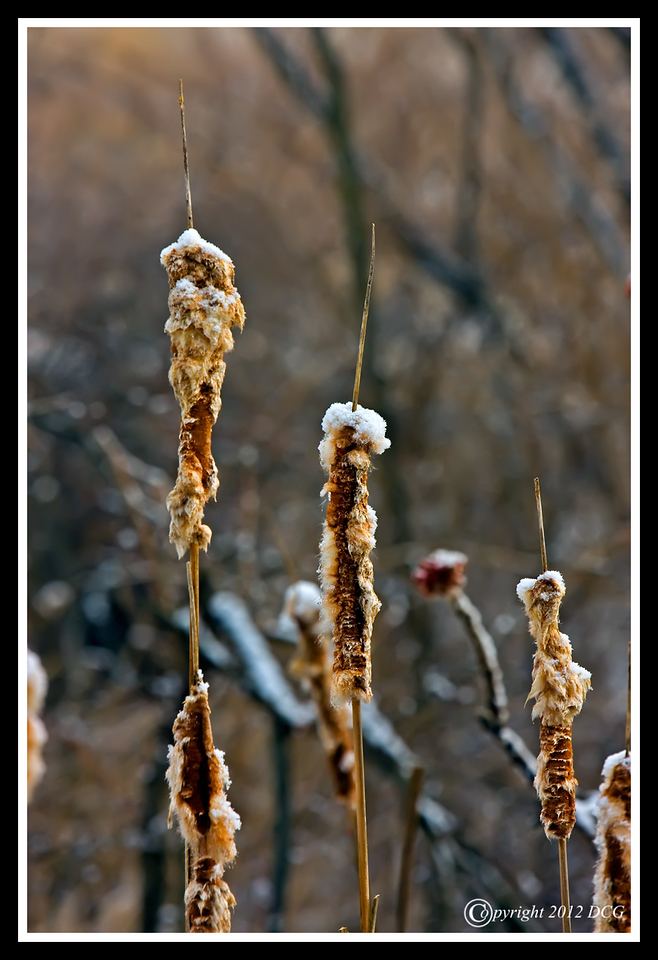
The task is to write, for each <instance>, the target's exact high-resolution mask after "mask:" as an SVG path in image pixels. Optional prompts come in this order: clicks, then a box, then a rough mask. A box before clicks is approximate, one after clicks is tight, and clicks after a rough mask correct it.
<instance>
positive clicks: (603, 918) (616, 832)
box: [593, 751, 631, 933]
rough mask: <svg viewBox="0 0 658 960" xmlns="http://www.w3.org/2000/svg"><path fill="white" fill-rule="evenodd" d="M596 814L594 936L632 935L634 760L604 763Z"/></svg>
mask: <svg viewBox="0 0 658 960" xmlns="http://www.w3.org/2000/svg"><path fill="white" fill-rule="evenodd" d="M602 777H603V781H602V783H601V786H600V788H599V799H598V805H597V813H596V841H595V842H596V847H597V850H598V852H599V856H598V860H597V864H596V869H595V873H594V903H593V909H594V913H595V921H594V932H595V933H630V932H631V758H630V755H626V753H625V752H624V751H621V752H620V753H615V754H613V755H612V756H611V757H608V759H607V760H606V761H605V763H604V765H603V771H602Z"/></svg>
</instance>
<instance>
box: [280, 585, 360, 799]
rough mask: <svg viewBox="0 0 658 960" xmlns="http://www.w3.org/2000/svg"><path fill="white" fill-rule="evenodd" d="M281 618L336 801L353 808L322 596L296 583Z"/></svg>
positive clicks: (345, 730)
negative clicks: (293, 633) (293, 632)
mask: <svg viewBox="0 0 658 960" xmlns="http://www.w3.org/2000/svg"><path fill="white" fill-rule="evenodd" d="M283 616H284V617H285V618H287V619H288V620H291V621H292V622H293V623H294V624H295V626H296V628H297V634H298V648H297V655H296V657H295V659H294V660H293V661H292V663H291V664H290V670H291V672H292V673H293V674H294V675H295V676H297V677H299V678H300V679H301V680H303V681H304V682H305V683H306V684H307V685H308V686H309V688H310V691H311V696H312V697H313V700H314V702H315V707H316V710H317V717H318V733H319V736H320V742H321V743H322V746H323V748H324V751H325V753H326V755H327V760H328V762H329V769H330V772H331V775H332V779H333V782H334V790H335V793H336V797H337V798H338V799H339V800H341V801H343V802H345V803H346V804H348V806H350V807H351V806H353V805H354V743H353V738H352V730H351V728H350V724H349V708H348V707H347V704H336V705H334V704H333V703H332V702H331V659H330V655H329V648H328V643H327V634H326V632H325V625H324V623H323V620H322V594H321V593H320V590H319V588H318V586H317V584H315V583H310V582H308V581H306V580H299V581H297V583H293V584H292V585H291V586H290V587H288V589H287V590H286V595H285V598H284V607H283Z"/></svg>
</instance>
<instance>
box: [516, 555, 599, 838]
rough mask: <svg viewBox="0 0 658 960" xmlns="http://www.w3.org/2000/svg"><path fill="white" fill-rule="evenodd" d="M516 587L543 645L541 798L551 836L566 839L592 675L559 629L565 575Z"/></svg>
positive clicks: (534, 693) (536, 668)
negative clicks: (575, 745)
mask: <svg viewBox="0 0 658 960" xmlns="http://www.w3.org/2000/svg"><path fill="white" fill-rule="evenodd" d="M516 592H517V595H518V597H519V599H520V600H521V601H522V602H523V604H524V606H525V610H526V614H527V616H528V620H529V626H530V634H531V636H532V637H534V639H535V642H536V644H537V650H536V652H535V656H534V661H533V669H532V688H531V690H530V693H529V694H528V698H527V700H530V699H531V698H534V700H535V705H534V707H533V710H532V718H533V720H534V719H535V718H536V717H539V718H540V729H539V740H540V747H541V750H540V754H539V757H538V758H537V775H536V777H535V788H536V790H537V794H538V796H539V799H540V800H541V822H542V824H543V826H544V832H545V833H546V836H547V837H549V839H550V838H559V839H563V840H566V839H567V838H568V837H569V836H570V835H571V831H572V829H573V827H574V824H575V822H576V786H577V784H578V781H577V780H576V778H575V776H574V771H573V750H572V744H571V724H572V721H573V718H574V717H575V716H576V715H577V714H578V713H580V710H581V708H582V705H583V703H584V700H585V696H586V694H587V691H588V690H589V688H590V678H591V674H590V673H589V671H587V670H585V669H584V668H583V667H581V666H580V665H579V664H577V663H574V661H573V660H572V659H571V643H570V642H569V638H568V637H567V636H566V634H564V633H560V630H559V628H558V615H559V610H560V604H561V602H562V597H563V596H564V593H565V586H564V580H563V579H562V575H561V574H560V573H558V572H557V571H556V570H548V571H546V572H545V573H542V574H541V575H540V576H539V577H537V579H536V580H532V579H523V580H521V581H520V582H519V584H518V585H517V588H516ZM527 700H526V703H527Z"/></svg>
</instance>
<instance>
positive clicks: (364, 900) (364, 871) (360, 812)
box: [352, 223, 376, 933]
mask: <svg viewBox="0 0 658 960" xmlns="http://www.w3.org/2000/svg"><path fill="white" fill-rule="evenodd" d="M374 271H375V225H374V223H373V225H372V250H371V255H370V271H369V273H368V283H367V286H366V296H365V301H364V304H363V314H362V316H361V333H360V335H359V355H358V358H357V362H356V371H355V374H354V391H353V393H352V411H353V412H356V409H357V406H358V403H359V388H360V386H361V369H362V367H363V352H364V349H365V343H366V329H367V325H368V313H369V310H370V293H371V291H372V279H373V274H374ZM352 730H353V734H354V778H355V783H356V833H357V850H358V860H359V903H360V908H361V909H360V912H361V932H362V933H369V932H370V931H371V930H374V924H375V919H376V911H375V915H374V916H373V917H372V918H371V907H370V872H369V867H368V823H367V816H366V779H365V766H364V762H363V728H362V726H361V701H360V700H358V699H356V698H352Z"/></svg>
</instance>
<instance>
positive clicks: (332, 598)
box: [318, 403, 391, 702]
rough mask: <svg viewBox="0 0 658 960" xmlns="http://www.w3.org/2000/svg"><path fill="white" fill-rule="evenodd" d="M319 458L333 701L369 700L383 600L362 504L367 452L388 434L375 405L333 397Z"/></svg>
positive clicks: (383, 443)
mask: <svg viewBox="0 0 658 960" xmlns="http://www.w3.org/2000/svg"><path fill="white" fill-rule="evenodd" d="M322 429H323V430H324V434H325V435H324V438H323V440H322V442H321V443H320V446H319V450H320V462H321V464H322V467H323V469H324V471H325V473H327V474H328V480H327V482H326V484H325V486H324V488H323V490H322V494H323V495H324V494H326V495H327V496H328V503H327V518H326V521H325V524H324V532H323V536H322V541H321V544H320V569H319V571H318V572H319V574H320V581H321V585H322V591H323V597H324V611H325V615H326V617H327V620H328V622H329V623H331V624H332V626H333V639H334V666H333V689H332V695H333V698H334V700H335V701H337V702H342V701H348V700H352V699H357V700H362V701H365V702H367V701H369V700H370V698H371V696H372V691H371V688H370V681H371V658H370V643H371V637H372V627H373V622H374V619H375V617H376V615H377V613H378V612H379V608H380V606H381V604H380V602H379V599H378V598H377V595H376V594H375V591H374V589H373V583H372V582H373V567H372V562H371V560H370V552H371V550H372V549H373V547H374V546H375V530H376V527H377V517H376V515H375V511H374V510H373V509H372V507H370V506H369V504H368V487H367V484H366V480H367V475H368V470H369V469H370V455H371V454H372V453H383V451H384V450H386V449H387V448H388V447H389V446H390V444H391V441H390V440H388V439H387V438H386V436H385V432H386V422H385V421H384V420H383V419H382V417H380V416H379V414H378V413H375V412H374V411H373V410H366V409H364V408H363V407H361V406H357V408H356V410H354V411H353V410H352V404H350V403H334V404H332V405H331V406H330V407H329V409H328V410H327V412H326V413H325V415H324V418H323V420H322Z"/></svg>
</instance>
